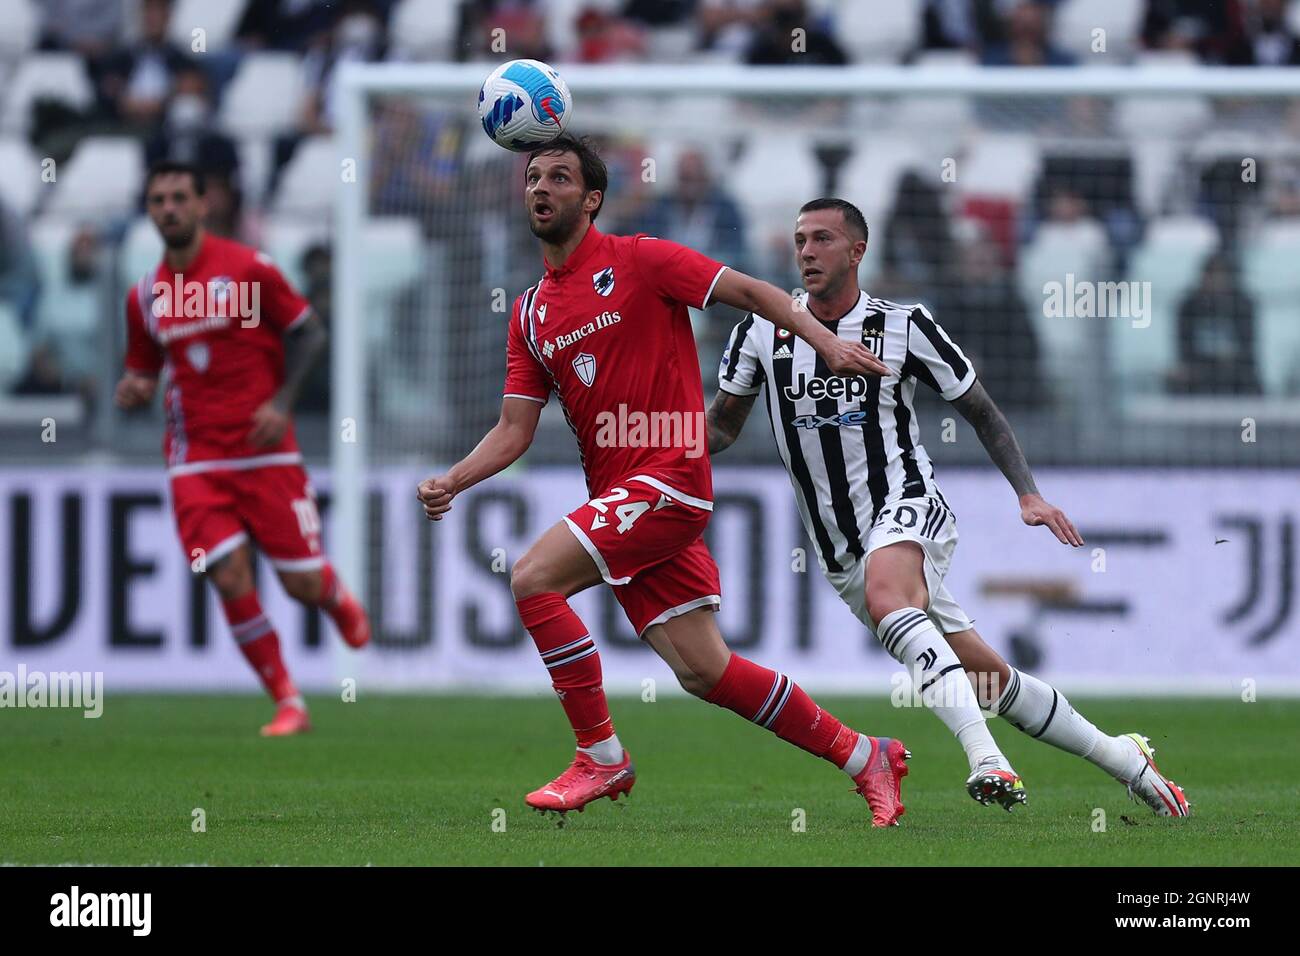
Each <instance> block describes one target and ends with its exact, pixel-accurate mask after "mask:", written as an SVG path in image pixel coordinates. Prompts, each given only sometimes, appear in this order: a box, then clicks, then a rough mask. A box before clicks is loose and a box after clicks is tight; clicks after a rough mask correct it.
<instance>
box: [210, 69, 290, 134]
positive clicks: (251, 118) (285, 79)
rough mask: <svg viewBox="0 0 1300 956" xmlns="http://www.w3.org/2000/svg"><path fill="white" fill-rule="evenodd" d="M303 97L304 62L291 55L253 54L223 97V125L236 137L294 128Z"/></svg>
mask: <svg viewBox="0 0 1300 956" xmlns="http://www.w3.org/2000/svg"><path fill="white" fill-rule="evenodd" d="M302 97H303V77H302V62H301V60H299V59H298V57H296V56H295V55H294V54H292V53H250V54H248V56H246V57H244V59H243V61H242V62H241V63H240V64H239V70H238V71H237V72H236V73H235V76H234V78H233V79H232V80H231V81H230V84H229V85H228V86H227V87H226V90H225V93H224V95H223V96H222V98H221V111H220V125H221V127H222V129H224V130H226V132H228V133H230V134H231V135H233V136H268V135H270V134H272V133H280V132H284V131H286V130H289V129H292V128H293V127H294V126H295V125H296V124H297V121H298V114H299V109H300V107H301V104H302Z"/></svg>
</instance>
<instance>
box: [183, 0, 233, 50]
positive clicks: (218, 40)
mask: <svg viewBox="0 0 1300 956" xmlns="http://www.w3.org/2000/svg"><path fill="white" fill-rule="evenodd" d="M247 5H248V0H176V2H175V4H174V5H173V7H172V18H171V23H170V24H168V28H167V34H168V37H169V38H170V39H171V41H172V42H173V43H175V44H176V45H177V46H178V47H180V48H181V49H182V50H189V49H190V48H191V45H192V44H193V42H194V33H193V31H194V30H195V29H196V28H201V29H202V30H203V31H204V34H205V36H204V41H205V43H206V47H207V49H206V52H208V53H215V52H217V51H218V50H223V49H225V48H226V47H227V46H229V45H230V41H231V40H232V39H234V36H235V28H236V27H238V26H239V19H240V17H242V16H243V14H244V8H245V7H246V6H247Z"/></svg>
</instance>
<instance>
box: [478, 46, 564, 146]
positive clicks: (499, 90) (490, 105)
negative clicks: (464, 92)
mask: <svg viewBox="0 0 1300 956" xmlns="http://www.w3.org/2000/svg"><path fill="white" fill-rule="evenodd" d="M572 113H573V96H572V94H570V93H569V88H568V86H566V85H565V82H564V80H563V79H562V78H561V77H560V74H559V73H557V72H555V69H554V68H553V67H551V66H549V65H548V64H546V63H542V62H541V61H540V60H511V61H510V62H509V63H503V64H501V65H500V66H499V67H497V68H496V69H495V70H493V71H492V74H491V75H490V76H489V77H488V78H487V79H486V80H484V81H483V86H482V88H481V89H480V90H479V93H478V115H479V119H480V120H481V121H482V123H483V131H484V132H485V133H487V134H488V135H489V136H491V137H492V139H493V141H494V142H495V143H496V144H497V145H498V146H504V147H505V148H506V149H509V150H513V151H515V152H517V153H522V152H527V151H528V150H530V149H536V148H537V147H538V146H541V145H543V144H544V143H548V142H550V141H551V140H553V139H555V137H557V136H559V135H560V134H561V133H562V132H564V129H565V127H566V126H568V124H569V117H570V115H571V114H572Z"/></svg>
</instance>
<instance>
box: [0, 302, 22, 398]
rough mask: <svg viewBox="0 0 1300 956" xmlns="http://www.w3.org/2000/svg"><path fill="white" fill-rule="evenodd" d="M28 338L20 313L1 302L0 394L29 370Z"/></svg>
mask: <svg viewBox="0 0 1300 956" xmlns="http://www.w3.org/2000/svg"><path fill="white" fill-rule="evenodd" d="M27 352H28V342H27V336H26V335H24V334H23V327H22V325H21V324H20V323H19V321H18V313H17V312H15V311H14V310H13V307H12V306H10V305H9V304H8V303H6V302H0V393H3V392H7V391H8V390H9V389H10V388H12V387H13V385H14V383H15V382H17V381H18V380H19V379H21V378H22V376H23V372H24V371H26V370H27Z"/></svg>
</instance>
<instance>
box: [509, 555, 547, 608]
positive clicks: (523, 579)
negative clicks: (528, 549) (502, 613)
mask: <svg viewBox="0 0 1300 956" xmlns="http://www.w3.org/2000/svg"><path fill="white" fill-rule="evenodd" d="M553 590H555V588H554V587H552V586H551V582H550V581H549V580H548V579H547V576H546V569H545V568H544V567H543V566H542V563H541V562H540V561H537V560H536V559H534V558H532V557H531V556H529V555H527V554H525V555H524V556H523V557H522V558H520V559H519V560H518V561H516V562H515V565H514V567H513V568H511V569H510V593H511V594H513V595H514V596H515V600H516V601H522V600H523V599H524V598H528V597H532V596H533V595H535V594H544V593H546V592H547V591H553Z"/></svg>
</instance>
